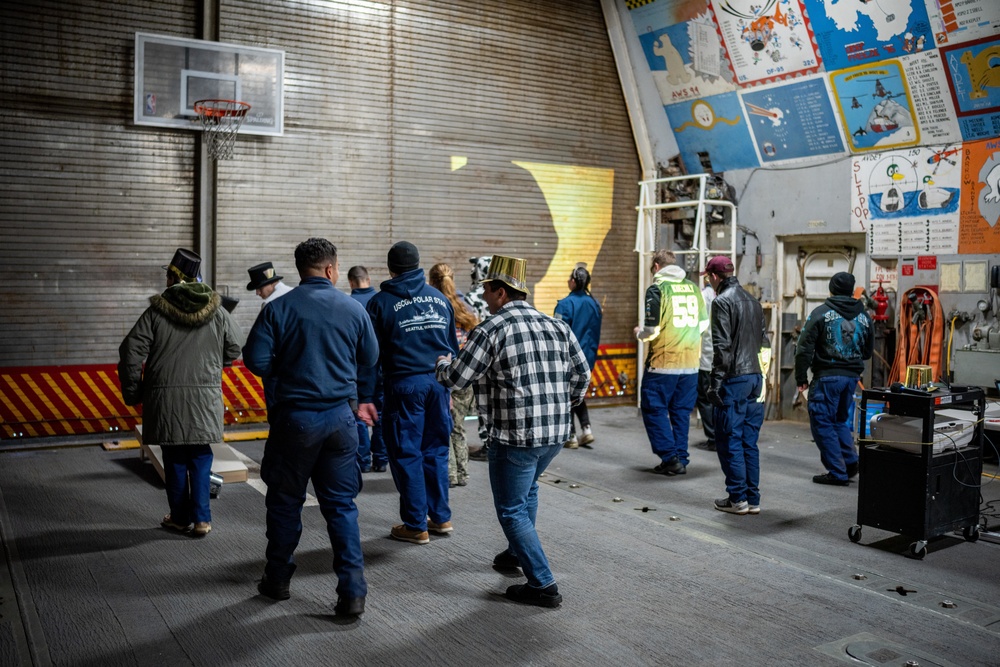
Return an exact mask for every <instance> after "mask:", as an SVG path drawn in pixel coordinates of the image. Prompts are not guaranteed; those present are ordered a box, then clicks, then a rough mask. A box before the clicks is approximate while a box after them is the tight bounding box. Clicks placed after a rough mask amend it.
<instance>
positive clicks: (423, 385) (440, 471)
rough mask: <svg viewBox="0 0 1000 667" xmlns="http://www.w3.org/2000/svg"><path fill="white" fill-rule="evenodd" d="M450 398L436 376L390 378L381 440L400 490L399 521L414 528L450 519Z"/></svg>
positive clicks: (386, 384)
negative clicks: (383, 441)
mask: <svg viewBox="0 0 1000 667" xmlns="http://www.w3.org/2000/svg"><path fill="white" fill-rule="evenodd" d="M451 428H452V423H451V410H450V408H449V394H448V390H447V389H445V388H444V387H443V386H441V384H440V383H439V382H438V381H437V379H435V377H434V374H433V373H425V374H420V375H410V376H408V377H403V378H392V379H391V380H390V379H388V378H386V380H385V410H384V411H383V413H382V437H383V438H384V439H385V448H386V451H387V452H388V453H389V470H391V471H392V479H393V481H394V482H395V483H396V490H397V491H399V518H401V519H402V520H403V524H404V525H405V526H406V527H407V528H409V529H411V530H427V517H430V519H431V521H433V522H434V523H444V522H445V521H451V508H450V507H449V506H448V452H449V451H450V450H451Z"/></svg>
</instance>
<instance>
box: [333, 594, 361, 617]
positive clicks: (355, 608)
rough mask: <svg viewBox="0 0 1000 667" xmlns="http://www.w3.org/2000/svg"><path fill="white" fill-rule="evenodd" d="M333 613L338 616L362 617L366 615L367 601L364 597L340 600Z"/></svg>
mask: <svg viewBox="0 0 1000 667" xmlns="http://www.w3.org/2000/svg"><path fill="white" fill-rule="evenodd" d="M333 613H334V614H336V615H337V616H360V615H361V614H363V613H365V599H364V598H363V597H362V598H338V600H337V605H336V606H335V607H334V608H333Z"/></svg>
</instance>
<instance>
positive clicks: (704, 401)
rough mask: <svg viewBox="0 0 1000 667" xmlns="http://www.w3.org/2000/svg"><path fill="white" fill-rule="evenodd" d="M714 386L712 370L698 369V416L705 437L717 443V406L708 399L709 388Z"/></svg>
mask: <svg viewBox="0 0 1000 667" xmlns="http://www.w3.org/2000/svg"><path fill="white" fill-rule="evenodd" d="M711 386H712V371H702V370H699V371H698V404H697V405H698V416H699V417H701V428H702V430H703V431H705V439H706V440H708V442H709V444H713V445H714V444H715V416H714V413H715V406H714V405H712V401H710V400H708V389H709V387H711Z"/></svg>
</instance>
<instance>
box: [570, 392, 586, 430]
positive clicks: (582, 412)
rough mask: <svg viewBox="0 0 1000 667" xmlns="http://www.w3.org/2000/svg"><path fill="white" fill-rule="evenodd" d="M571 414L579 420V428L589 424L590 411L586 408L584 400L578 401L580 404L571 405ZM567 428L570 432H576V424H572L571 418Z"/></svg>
mask: <svg viewBox="0 0 1000 667" xmlns="http://www.w3.org/2000/svg"><path fill="white" fill-rule="evenodd" d="M573 416H574V417H576V419H577V421H579V422H580V428H581V429H584V428H587V427H588V426H590V412H589V411H588V410H587V401H586V400H582V401H580V405H574V406H573ZM569 428H570V432H571V433H574V434H575V433H576V426H575V425H574V424H573V420H572V419H570V420H569Z"/></svg>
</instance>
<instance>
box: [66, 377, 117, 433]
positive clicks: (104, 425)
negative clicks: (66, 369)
mask: <svg viewBox="0 0 1000 667" xmlns="http://www.w3.org/2000/svg"><path fill="white" fill-rule="evenodd" d="M62 377H63V380H64V381H65V382H66V384H68V385H69V388H70V389H72V390H73V393H74V394H75V395H76V396H77V397H79V399H80V401H81V402H82V403H83V406H84V407H85V408H87V409H88V410H89V411H90V417H93V418H95V419H97V422H98V423H99V424H100V425H101V430H103V431H110V430H111V424H110V423H108V420H106V419H104V418H103V417H102V416H101V413H100V412H98V411H97V408H95V407H94V404H93V403H91V402H90V398H88V397H87V394H86V393H84V390H83V389H81V388H80V386H79V385H77V383H76V382H75V381H74V380H73V378H71V377H70V375H69V373H62ZM81 377H83V375H82V374H81Z"/></svg>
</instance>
